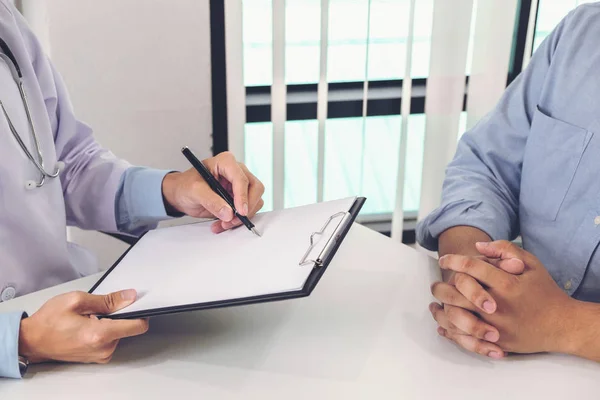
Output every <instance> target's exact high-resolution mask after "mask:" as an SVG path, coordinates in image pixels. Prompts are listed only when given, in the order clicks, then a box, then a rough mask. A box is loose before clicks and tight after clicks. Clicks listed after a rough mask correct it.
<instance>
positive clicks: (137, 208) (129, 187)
mask: <svg viewBox="0 0 600 400" xmlns="http://www.w3.org/2000/svg"><path fill="white" fill-rule="evenodd" d="M171 172H173V171H166V170H157V169H151V168H144V167H130V168H128V169H127V170H126V171H125V173H124V174H123V177H122V179H121V187H120V188H119V191H118V192H117V196H116V198H115V203H116V204H115V209H116V214H117V227H118V228H119V231H120V232H126V233H131V234H134V235H136V236H137V235H139V234H140V233H143V232H145V231H147V230H150V229H153V228H155V227H156V225H157V224H158V223H159V222H160V221H163V220H168V219H170V218H171V217H170V216H169V215H168V214H167V210H165V204H164V201H163V194H162V182H163V179H164V178H165V175H167V174H168V173H171Z"/></svg>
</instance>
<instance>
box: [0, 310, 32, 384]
mask: <svg viewBox="0 0 600 400" xmlns="http://www.w3.org/2000/svg"><path fill="white" fill-rule="evenodd" d="M26 316H27V314H25V313H24V312H13V313H6V314H0V377H2V378H16V379H20V378H21V371H20V369H19V330H20V328H21V319H23V318H24V317H26Z"/></svg>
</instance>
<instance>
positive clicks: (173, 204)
mask: <svg viewBox="0 0 600 400" xmlns="http://www.w3.org/2000/svg"><path fill="white" fill-rule="evenodd" d="M179 175H181V173H180V172H171V173H168V174H167V175H165V177H164V178H163V181H162V196H163V203H164V206H165V211H166V213H167V215H168V216H170V217H182V216H183V215H184V214H183V213H182V212H181V210H180V209H179V207H178V206H177V187H178V183H177V182H178V178H179Z"/></svg>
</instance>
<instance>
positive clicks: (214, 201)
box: [197, 184, 234, 221]
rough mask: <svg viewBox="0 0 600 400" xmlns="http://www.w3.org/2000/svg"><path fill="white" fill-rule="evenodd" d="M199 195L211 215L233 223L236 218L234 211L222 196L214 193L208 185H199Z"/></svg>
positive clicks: (201, 202) (203, 205)
mask: <svg viewBox="0 0 600 400" xmlns="http://www.w3.org/2000/svg"><path fill="white" fill-rule="evenodd" d="M199 187H200V189H199V193H198V194H197V196H198V199H200V204H201V205H202V207H204V208H205V209H206V210H207V211H208V212H209V213H211V214H212V215H214V216H215V217H217V218H219V219H220V220H221V221H231V220H232V219H233V217H234V215H233V210H232V209H231V207H229V205H228V204H227V202H226V201H225V200H223V198H221V196H219V195H218V194H216V193H215V192H213V191H212V190H211V189H210V187H209V186H208V184H202V185H199Z"/></svg>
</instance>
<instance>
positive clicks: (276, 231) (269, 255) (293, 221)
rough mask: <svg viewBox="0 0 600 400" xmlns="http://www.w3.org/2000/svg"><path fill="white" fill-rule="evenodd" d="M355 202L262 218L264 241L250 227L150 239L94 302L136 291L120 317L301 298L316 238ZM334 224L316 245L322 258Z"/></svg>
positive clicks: (192, 228)
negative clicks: (272, 297) (291, 295)
mask: <svg viewBox="0 0 600 400" xmlns="http://www.w3.org/2000/svg"><path fill="white" fill-rule="evenodd" d="M355 200H356V198H355V197H352V198H348V199H343V200H336V201H330V202H325V203H319V204H313V205H308V206H303V207H297V208H290V209H286V210H280V211H273V212H269V213H263V214H259V215H257V216H255V217H254V218H253V219H252V222H253V223H254V224H255V225H256V228H257V229H258V230H259V231H260V232H261V233H262V237H260V238H259V237H257V236H255V235H254V234H252V233H251V232H250V231H248V230H247V229H246V228H245V227H240V228H238V229H235V230H233V231H229V232H225V233H222V234H220V235H215V234H213V233H212V232H211V230H210V226H211V222H206V223H199V224H192V225H184V226H177V227H170V228H164V229H159V230H155V231H151V232H148V233H147V234H146V235H145V236H144V237H143V238H142V239H141V240H140V241H139V242H138V243H137V244H136V245H135V246H134V247H133V248H132V249H131V250H130V251H129V253H127V255H126V256H125V257H124V258H123V260H121V262H120V263H119V265H117V267H116V268H115V269H114V270H113V271H112V272H111V273H110V274H109V275H108V276H107V277H106V278H105V279H104V281H102V283H100V285H99V286H98V287H97V288H96V290H94V294H107V293H110V292H113V291H118V290H122V289H130V288H133V289H136V290H137V291H138V300H137V301H136V302H135V303H134V304H132V305H131V306H129V307H127V308H125V309H123V310H120V311H119V312H117V313H115V314H121V313H129V312H134V311H142V310H149V309H155V308H162V307H173V306H179V305H188V304H196V303H206V302H211V301H222V300H228V299H238V298H245V297H250V296H259V295H266V294H275V293H282V292H289V291H295V290H300V289H302V287H303V286H304V283H305V282H306V279H307V278H308V276H309V275H310V273H311V271H312V266H311V265H308V266H303V267H301V266H299V262H300V259H301V258H302V256H303V255H304V253H305V252H306V251H307V249H308V248H309V245H310V242H309V238H310V235H311V233H313V232H315V231H319V230H320V229H321V228H322V227H323V225H324V224H325V223H326V222H327V220H328V219H329V217H330V216H332V215H334V214H336V213H339V212H346V211H349V210H350V208H351V207H352V204H353V203H354V201H355ZM337 221H339V219H338V220H336V221H333V222H332V223H331V224H329V226H328V227H327V229H326V230H325V233H324V235H323V236H321V237H319V238H317V239H318V240H317V242H316V245H315V247H314V249H313V251H311V254H310V256H311V257H316V256H317V255H318V254H319V253H320V252H321V250H322V249H323V247H324V246H325V244H326V242H327V241H328V240H329V238H330V237H331V236H332V234H333V232H334V230H335V228H336V226H337V225H338V224H337Z"/></svg>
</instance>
